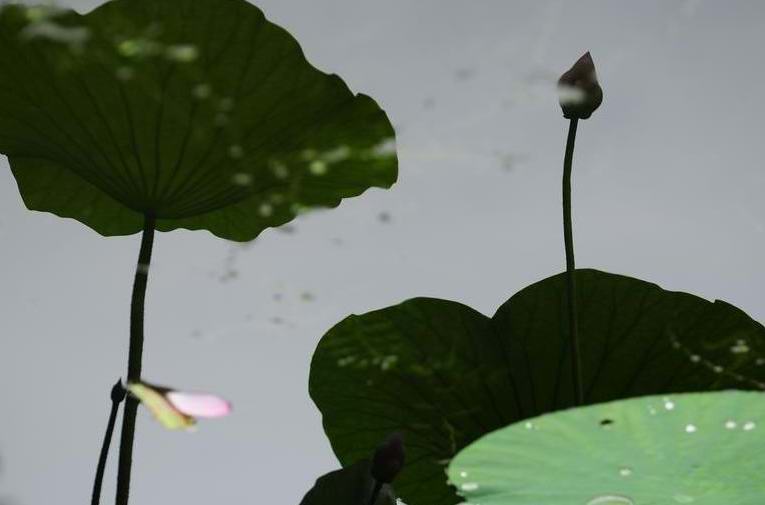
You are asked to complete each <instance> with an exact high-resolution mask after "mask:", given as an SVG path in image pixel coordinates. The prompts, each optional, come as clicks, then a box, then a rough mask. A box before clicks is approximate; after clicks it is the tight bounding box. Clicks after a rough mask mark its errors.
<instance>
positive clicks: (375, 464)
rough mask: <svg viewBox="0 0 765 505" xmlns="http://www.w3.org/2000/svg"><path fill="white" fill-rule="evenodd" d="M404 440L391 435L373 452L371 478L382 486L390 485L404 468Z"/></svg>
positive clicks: (398, 434) (398, 435)
mask: <svg viewBox="0 0 765 505" xmlns="http://www.w3.org/2000/svg"><path fill="white" fill-rule="evenodd" d="M404 456H405V454H404V439H403V438H402V436H401V434H400V433H393V434H392V435H390V436H389V437H388V438H387V439H385V441H384V442H383V443H382V444H380V446H379V447H378V448H377V450H376V451H375V454H374V456H373V457H372V470H371V471H372V477H374V479H375V480H376V481H377V482H379V483H383V484H390V483H391V482H393V479H395V478H396V475H398V473H399V472H400V471H401V469H402V468H404Z"/></svg>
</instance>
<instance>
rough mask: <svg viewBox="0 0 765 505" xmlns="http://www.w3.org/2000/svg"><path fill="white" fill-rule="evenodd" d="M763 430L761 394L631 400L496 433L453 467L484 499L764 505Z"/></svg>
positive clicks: (499, 503) (470, 496) (506, 503)
mask: <svg viewBox="0 0 765 505" xmlns="http://www.w3.org/2000/svg"><path fill="white" fill-rule="evenodd" d="M763 429H765V396H764V395H763V393H752V392H741V391H726V392H715V393H690V394H678V395H672V396H663V397H662V396H650V397H643V398H634V399H629V400H621V401H616V402H612V403H604V404H600V405H593V406H589V407H582V408H576V409H571V410H566V411H563V412H557V413H554V414H547V415H544V416H541V417H537V418H534V419H531V420H529V421H526V422H521V423H517V424H513V425H512V426H508V427H506V428H503V429H500V430H498V431H495V432H493V433H490V434H488V435H486V436H484V437H483V438H481V439H479V440H478V441H477V442H474V443H473V444H471V445H470V446H469V447H467V448H466V449H464V450H462V451H461V452H460V453H459V454H458V455H457V457H455V458H454V460H453V461H452V462H451V464H450V465H449V469H448V474H449V479H450V480H451V482H453V483H454V484H455V485H456V486H457V488H458V489H459V493H460V494H461V495H462V496H464V497H465V500H466V501H467V502H468V503H480V504H481V505H560V504H563V503H565V504H579V505H649V504H657V505H658V504H667V505H678V504H681V505H682V504H691V503H692V504H694V505H720V504H728V503H730V504H733V503H735V504H736V505H761V504H762V503H763V496H765V479H763V475H762V472H763V468H765V453H764V452H763V451H762V440H763V433H762V430H763Z"/></svg>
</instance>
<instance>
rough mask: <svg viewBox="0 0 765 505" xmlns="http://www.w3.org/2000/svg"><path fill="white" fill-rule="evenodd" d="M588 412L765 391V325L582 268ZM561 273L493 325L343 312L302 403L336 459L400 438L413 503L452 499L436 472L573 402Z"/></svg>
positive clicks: (439, 310)
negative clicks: (477, 443) (319, 417)
mask: <svg viewBox="0 0 765 505" xmlns="http://www.w3.org/2000/svg"><path fill="white" fill-rule="evenodd" d="M577 286H578V292H579V300H580V305H579V309H580V312H579V322H580V334H581V335H580V338H581V341H582V342H581V353H582V365H583V374H584V386H585V394H586V401H587V403H597V402H603V401H609V400H614V399H619V398H625V397H631V396H643V395H648V394H657V393H664V392H667V393H669V392H682V391H700V390H712V389H724V388H736V387H738V388H759V389H761V388H763V387H764V386H765V385H764V384H763V382H765V366H763V365H764V364H765V359H764V358H763V356H765V352H764V351H765V329H764V328H763V327H762V326H761V325H760V324H759V323H757V322H755V321H753V320H752V319H750V318H749V317H748V316H747V315H746V314H744V313H743V312H741V311H740V310H738V309H736V308H735V307H733V306H731V305H728V304H726V303H724V302H719V301H718V302H715V303H710V302H708V301H706V300H703V299H701V298H698V297H696V296H693V295H689V294H686V293H676V292H670V291H665V290H662V289H661V288H659V287H658V286H656V285H655V284H650V283H648V282H644V281H640V280H637V279H632V278H629V277H623V276H619V275H613V274H607V273H603V272H598V271H595V270H578V271H577ZM564 287H565V284H564V276H563V275H557V276H555V277H551V278H549V279H546V280H543V281H541V282H538V283H536V284H533V285H531V286H529V287H527V288H525V289H524V290H522V291H521V292H519V293H518V294H516V295H515V296H513V297H512V298H511V299H510V300H509V301H508V302H507V303H505V304H504V305H503V306H502V307H500V308H499V310H498V311H497V313H496V315H495V316H494V317H493V318H491V319H490V318H488V317H486V316H484V315H482V314H480V313H478V312H476V311H475V310H473V309H471V308H470V307H466V306H465V305H462V304H460V303H457V302H452V301H447V300H436V299H428V298H417V299H413V300H409V301H407V302H404V303H402V304H400V305H396V306H393V307H388V308H386V309H382V310H377V311H374V312H370V313H368V314H364V315H361V316H350V317H348V318H347V319H345V320H344V321H342V322H341V323H339V324H338V325H337V326H335V327H334V328H333V329H331V330H330V331H329V332H328V333H327V334H326V335H325V336H324V337H323V339H322V340H321V342H320V343H319V346H318V348H317V350H316V353H315V355H314V358H313V362H312V365H311V377H310V391H311V396H312V398H313V399H314V401H315V402H316V404H317V405H318V407H319V409H320V410H321V412H322V414H323V421H324V428H325V431H326V433H327V435H328V436H329V439H330V441H331V443H332V447H333V449H334V450H335V453H336V454H337V456H338V457H339V459H340V461H341V462H342V463H343V464H348V463H352V462H354V461H356V460H357V459H359V458H360V457H365V456H366V455H368V454H369V452H370V451H372V450H373V449H374V448H375V447H376V445H377V444H378V442H379V440H380V439H381V438H382V437H384V436H385V435H386V434H387V433H390V432H392V431H401V432H402V433H403V434H404V436H405V439H406V443H407V465H406V467H405V468H404V470H403V471H402V472H401V475H399V477H398V478H397V480H396V490H397V492H398V493H399V495H400V496H401V497H402V499H403V500H404V501H406V502H407V503H408V504H409V505H447V504H449V503H455V502H456V501H457V498H456V496H455V495H454V492H453V490H452V489H450V488H449V487H448V486H447V485H446V482H445V475H444V466H445V465H446V464H447V463H448V461H449V459H450V458H451V457H453V456H454V455H455V454H456V453H457V452H458V451H459V450H460V449H462V448H464V447H466V446H467V445H468V444H470V443H471V442H473V441H474V440H476V439H477V438H478V437H480V436H481V435H483V434H485V433H488V432H490V431H493V430H496V429H497V428H501V427H503V426H506V425H508V424H510V423H513V422H516V421H518V420H521V419H525V418H529V417H533V416H537V415H540V414H542V413H545V412H550V411H554V410H559V409H562V408H566V407H570V406H572V405H573V399H574V394H573V388H572V384H571V381H570V377H571V371H570V358H569V356H568V349H569V346H568V344H567V336H566V333H565V332H566V331H567V330H566V328H567V325H566V305H565V298H564V296H565V289H564Z"/></svg>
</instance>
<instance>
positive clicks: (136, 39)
mask: <svg viewBox="0 0 765 505" xmlns="http://www.w3.org/2000/svg"><path fill="white" fill-rule="evenodd" d="M0 65H1V66H2V72H0V152H2V153H4V154H7V155H8V157H9V160H10V163H11V168H12V170H13V174H14V176H15V177H16V180H17V182H18V185H19V190H20V192H21V195H22V197H23V199H24V202H25V203H26V205H27V207H29V208H30V209H34V210H40V211H47V212H52V213H55V214H58V215H60V216H63V217H70V218H74V219H77V220H79V221H81V222H83V223H85V224H86V225H88V226H90V227H91V228H93V229H95V230H96V231H98V232H99V233H101V234H104V235H125V234H130V233H135V232H137V231H140V230H141V228H142V223H143V220H144V216H145V215H152V216H154V217H156V220H157V228H158V229H159V230H162V231H169V230H173V229H176V228H188V229H207V230H210V231H211V232H212V233H214V234H216V235H218V236H221V237H224V238H227V239H232V240H239V241H244V240H251V239H253V238H255V237H256V236H257V235H258V234H259V233H260V232H261V231H262V230H264V229H265V228H267V227H272V226H279V225H281V224H283V223H286V222H287V221H289V220H291V219H292V218H294V217H295V215H296V214H297V213H299V212H302V211H303V210H305V209H308V208H312V207H334V206H336V205H338V204H339V203H340V201H341V199H343V198H346V197H352V196H356V195H359V194H361V193H362V192H364V191H365V190H366V189H368V188H370V187H373V186H377V187H383V188H386V187H390V186H391V185H392V184H393V183H394V182H395V180H396V177H397V162H396V156H395V147H394V144H395V142H394V132H393V128H392V127H391V125H390V123H389V121H388V119H387V117H386V115H385V113H384V112H383V111H382V110H381V109H380V108H379V107H378V106H377V104H376V103H375V102H374V100H372V99H371V98H369V97H368V96H365V95H361V94H359V95H354V94H353V93H352V92H351V91H350V90H349V89H348V87H347V86H346V85H345V84H344V83H343V81H342V80H341V79H340V78H339V77H337V76H336V75H328V74H325V73H324V72H321V71H319V70H317V69H316V68H314V67H313V66H311V65H310V64H309V63H308V62H307V61H306V59H305V56H304V55H303V52H302V50H301V49H300V46H299V45H298V43H297V42H296V41H295V39H294V38H292V36H291V35H289V33H287V32H286V31H285V30H283V29H282V28H280V27H278V26H276V25H274V24H272V23H270V22H269V21H267V20H266V19H265V17H264V16H263V14H262V13H261V11H260V10H259V9H257V8H256V7H255V6H253V5H251V4H250V3H248V2H246V1H244V0H162V1H157V0H114V1H112V2H109V3H106V4H104V5H102V6H101V7H99V8H97V9H96V10H94V11H92V12H90V13H88V14H86V15H80V14H77V13H75V12H73V11H68V10H59V9H55V8H51V7H24V6H19V5H6V6H4V7H2V8H0Z"/></svg>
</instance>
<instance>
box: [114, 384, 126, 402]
mask: <svg viewBox="0 0 765 505" xmlns="http://www.w3.org/2000/svg"><path fill="white" fill-rule="evenodd" d="M125 393H127V390H126V389H125V386H123V385H122V379H120V380H118V381H117V383H116V384H115V385H114V386H112V393H111V397H112V402H114V403H120V402H121V401H122V400H124V399H125Z"/></svg>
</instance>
